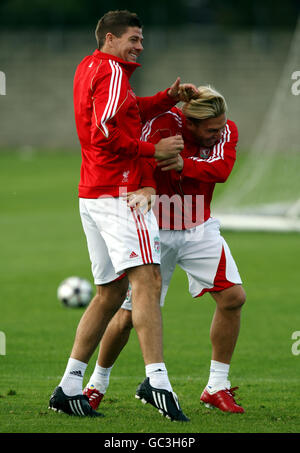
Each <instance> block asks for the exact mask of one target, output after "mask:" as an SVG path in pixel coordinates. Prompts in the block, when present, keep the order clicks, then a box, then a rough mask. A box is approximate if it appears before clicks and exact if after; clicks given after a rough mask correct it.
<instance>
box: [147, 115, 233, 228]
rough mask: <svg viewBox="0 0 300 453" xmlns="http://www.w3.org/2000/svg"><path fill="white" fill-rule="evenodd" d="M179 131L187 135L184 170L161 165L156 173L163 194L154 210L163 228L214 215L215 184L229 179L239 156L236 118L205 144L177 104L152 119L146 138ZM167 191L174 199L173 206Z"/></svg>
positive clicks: (153, 140) (187, 224) (154, 139)
mask: <svg viewBox="0 0 300 453" xmlns="http://www.w3.org/2000/svg"><path fill="white" fill-rule="evenodd" d="M177 134H179V135H182V136H183V139H184V150H183V151H182V152H181V156H182V158H183V163H184V166H183V169H182V171H181V172H180V173H178V172H176V171H174V170H171V171H166V172H163V171H161V169H160V168H158V167H157V168H156V169H155V173H154V175H155V179H156V183H157V195H159V198H157V202H156V204H155V207H154V210H155V213H156V216H157V219H158V223H159V227H160V228H162V229H186V228H191V227H192V226H196V225H198V224H201V223H202V222H204V221H206V220H207V219H208V218H209V217H210V215H211V209H210V204H211V200H212V196H213V191H214V188H215V184H216V183H220V182H221V183H222V182H225V181H226V179H227V178H228V176H229V175H230V173H231V171H232V168H233V165H234V163H235V159H236V145H237V142H238V130H237V127H236V125H235V123H234V122H233V121H230V120H227V123H226V126H225V130H224V132H223V134H222V137H221V139H220V140H219V141H218V142H217V143H216V144H215V145H214V146H213V147H211V148H203V147H201V146H199V144H197V142H195V140H194V139H193V136H192V135H191V134H190V132H189V131H188V129H187V128H186V122H185V117H184V115H183V113H182V112H181V110H180V109H178V108H176V107H174V108H172V109H171V110H170V111H168V112H166V113H164V114H161V115H159V116H157V117H156V118H154V119H152V120H151V121H148V122H147V123H146V124H145V125H144V127H143V133H142V139H143V140H147V141H148V142H151V143H157V142H158V141H159V140H160V139H161V138H165V137H169V136H172V135H177ZM164 195H167V196H168V197H169V199H172V203H171V206H170V208H169V207H168V200H167V198H166V197H165V198H163V196H164ZM197 196H198V198H197ZM158 201H160V203H158ZM197 203H198V205H197ZM201 203H202V205H201Z"/></svg>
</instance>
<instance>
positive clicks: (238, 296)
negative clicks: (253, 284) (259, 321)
mask: <svg viewBox="0 0 300 453" xmlns="http://www.w3.org/2000/svg"><path fill="white" fill-rule="evenodd" d="M245 302H246V293H245V291H244V288H243V287H242V286H240V285H236V286H234V287H233V290H232V293H231V295H230V297H229V298H228V300H227V307H226V308H227V309H228V310H236V309H241V308H242V306H243V305H244V303H245Z"/></svg>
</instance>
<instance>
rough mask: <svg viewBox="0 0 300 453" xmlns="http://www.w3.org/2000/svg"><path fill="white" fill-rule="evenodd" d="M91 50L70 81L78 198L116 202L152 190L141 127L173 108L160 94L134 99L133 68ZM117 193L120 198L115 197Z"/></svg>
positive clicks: (148, 153) (148, 154)
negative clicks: (135, 192)
mask: <svg viewBox="0 0 300 453" xmlns="http://www.w3.org/2000/svg"><path fill="white" fill-rule="evenodd" d="M139 66H140V65H139V64H137V63H131V62H126V61H123V60H121V59H119V58H117V57H114V56H112V55H109V54H106V53H102V52H100V51H99V50H96V51H95V52H94V53H93V55H89V56H87V57H85V58H84V59H83V60H82V62H81V63H80V64H79V66H78V67H77V70H76V73H75V77H74V110H75V122H76V128H77V133H78V137H79V141H80V144H81V153H82V165H81V174H80V183H79V197H83V198H98V197H99V196H105V195H107V196H119V195H120V193H121V192H124V191H133V190H137V189H139V188H140V187H145V186H152V187H155V183H154V179H153V171H152V167H151V166H150V165H148V162H147V160H148V159H144V158H149V157H151V156H153V155H154V152H155V148H154V145H153V144H152V143H146V142H141V141H140V136H141V131H142V123H144V122H145V121H147V120H148V119H150V118H153V117H154V116H156V115H158V114H159V113H161V112H164V111H166V110H168V109H170V108H171V107H173V106H174V104H175V103H176V102H175V101H174V100H173V99H172V98H171V97H170V96H168V94H167V91H168V89H166V90H165V91H163V92H160V93H157V94H156V95H155V96H151V97H136V96H135V94H134V92H133V91H132V89H131V86H130V83H129V79H130V76H131V75H132V73H133V71H134V70H135V69H136V68H137V67H139ZM120 191H121V192H120Z"/></svg>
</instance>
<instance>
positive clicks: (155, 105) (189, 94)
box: [137, 77, 198, 123]
mask: <svg viewBox="0 0 300 453" xmlns="http://www.w3.org/2000/svg"><path fill="white" fill-rule="evenodd" d="M197 93H198V89H197V87H196V86H195V85H193V84H192V83H184V84H181V83H180V78H179V77H177V79H176V80H175V82H174V83H173V84H172V85H171V86H170V87H169V88H167V89H166V90H164V91H160V92H159V93H157V94H155V95H154V96H148V97H137V104H138V107H139V110H140V115H141V118H142V122H143V123H145V122H146V121H148V120H150V119H152V118H154V117H156V116H157V115H159V114H161V113H164V112H166V111H168V110H169V109H171V108H172V107H174V106H175V105H176V104H177V103H178V102H188V101H190V100H191V99H192V98H194V97H196V96H197Z"/></svg>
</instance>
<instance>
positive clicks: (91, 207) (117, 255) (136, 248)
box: [79, 197, 160, 285]
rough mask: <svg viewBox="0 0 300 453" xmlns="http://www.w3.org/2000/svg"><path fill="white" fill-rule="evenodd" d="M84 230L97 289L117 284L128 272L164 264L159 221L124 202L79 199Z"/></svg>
mask: <svg viewBox="0 0 300 453" xmlns="http://www.w3.org/2000/svg"><path fill="white" fill-rule="evenodd" d="M79 209H80V216H81V221H82V226H83V229H84V232H85V235H86V239H87V245H88V250H89V255H90V260H91V263H92V273H93V277H94V282H95V284H96V285H103V284H105V283H109V282H111V281H114V280H116V279H118V278H120V276H121V275H122V274H123V273H124V272H125V271H126V269H128V268H130V267H135V266H141V265H144V264H160V237H159V230H158V225H157V221H156V218H155V216H154V214H153V212H152V210H150V211H149V212H148V213H147V214H145V215H144V214H142V213H141V212H140V211H134V210H133V209H132V208H130V207H128V205H127V202H126V200H124V199H123V198H112V197H110V198H96V199H87V198H80V199H79Z"/></svg>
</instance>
